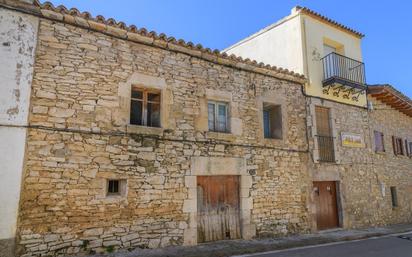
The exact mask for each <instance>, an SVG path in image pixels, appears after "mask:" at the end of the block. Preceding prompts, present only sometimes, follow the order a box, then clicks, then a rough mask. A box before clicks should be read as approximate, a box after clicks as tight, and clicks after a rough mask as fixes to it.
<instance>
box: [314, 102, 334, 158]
mask: <svg viewBox="0 0 412 257" xmlns="http://www.w3.org/2000/svg"><path fill="white" fill-rule="evenodd" d="M315 115H316V132H317V135H316V137H317V141H318V148H319V161H325V162H334V161H335V150H334V143H333V137H332V127H331V124H330V110H329V108H325V107H321V106H316V107H315Z"/></svg>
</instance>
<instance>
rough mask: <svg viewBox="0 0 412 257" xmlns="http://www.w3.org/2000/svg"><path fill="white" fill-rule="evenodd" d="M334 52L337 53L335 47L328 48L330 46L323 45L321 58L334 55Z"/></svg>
mask: <svg viewBox="0 0 412 257" xmlns="http://www.w3.org/2000/svg"><path fill="white" fill-rule="evenodd" d="M336 52H337V51H336V48H335V47H333V46H330V45H326V44H324V45H323V56H326V55H328V54H330V53H336Z"/></svg>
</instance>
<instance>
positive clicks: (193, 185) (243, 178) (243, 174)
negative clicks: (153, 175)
mask: <svg viewBox="0 0 412 257" xmlns="http://www.w3.org/2000/svg"><path fill="white" fill-rule="evenodd" d="M217 175H238V176H240V190H239V192H240V226H241V235H242V239H246V240H247V239H252V238H253V237H254V236H255V235H256V226H255V225H254V224H252V223H251V210H252V208H253V200H252V197H251V196H250V195H251V194H250V190H251V187H252V176H250V175H249V174H248V173H247V170H246V160H245V159H244V158H231V157H192V158H191V168H190V174H189V175H186V176H185V186H186V187H187V189H188V198H187V199H186V200H185V201H184V203H183V212H184V213H188V214H189V224H188V227H187V228H186V229H185V231H184V236H183V239H184V240H183V241H184V242H183V244H184V245H196V244H197V179H196V178H197V176H217Z"/></svg>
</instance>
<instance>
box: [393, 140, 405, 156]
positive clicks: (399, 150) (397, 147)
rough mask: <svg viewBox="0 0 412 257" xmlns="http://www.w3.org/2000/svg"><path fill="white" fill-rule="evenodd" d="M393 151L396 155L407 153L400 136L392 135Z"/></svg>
mask: <svg viewBox="0 0 412 257" xmlns="http://www.w3.org/2000/svg"><path fill="white" fill-rule="evenodd" d="M392 145H393V153H394V154H395V155H405V154H404V153H405V152H404V149H403V140H402V138H400V137H395V136H392Z"/></svg>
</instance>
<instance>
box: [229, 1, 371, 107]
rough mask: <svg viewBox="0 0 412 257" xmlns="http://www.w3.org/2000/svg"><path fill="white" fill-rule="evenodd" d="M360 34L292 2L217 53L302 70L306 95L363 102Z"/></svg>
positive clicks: (295, 70)
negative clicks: (271, 21)
mask: <svg viewBox="0 0 412 257" xmlns="http://www.w3.org/2000/svg"><path fill="white" fill-rule="evenodd" d="M362 37H363V35H362V34H361V33H359V32H356V31H354V30H352V29H350V28H347V27H346V26H344V25H341V24H339V23H337V22H335V21H333V20H331V19H329V18H326V17H324V16H322V15H320V14H318V13H315V12H314V11H312V10H309V9H307V8H302V7H295V8H293V9H292V11H291V14H290V15H288V16H287V17H285V18H283V19H281V20H280V21H278V22H276V23H274V24H272V25H270V26H268V27H266V28H264V29H262V30H261V31H259V32H257V33H255V34H253V35H251V36H249V37H248V38H246V39H244V40H241V41H240V42H238V43H236V44H234V45H232V46H230V47H228V48H226V49H225V50H223V52H226V53H227V54H235V55H238V56H241V57H243V58H249V59H251V60H256V61H258V62H263V63H265V64H270V65H275V66H277V67H283V68H286V69H289V70H292V71H294V72H297V73H299V74H304V75H305V76H306V77H307V78H308V83H307V84H306V86H305V92H306V94H307V95H309V96H315V97H320V98H324V99H329V100H333V101H338V102H342V103H347V104H351V105H356V106H362V107H366V105H367V103H366V94H365V89H366V85H365V73H364V65H363V63H362V51H361V39H362Z"/></svg>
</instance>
